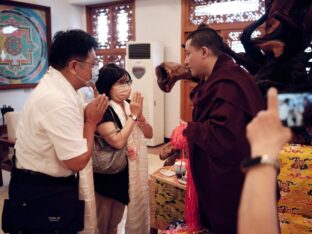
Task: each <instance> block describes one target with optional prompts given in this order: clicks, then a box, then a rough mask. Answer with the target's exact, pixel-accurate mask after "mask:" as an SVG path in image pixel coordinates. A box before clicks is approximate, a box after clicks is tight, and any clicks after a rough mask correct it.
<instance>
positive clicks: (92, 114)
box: [85, 94, 108, 126]
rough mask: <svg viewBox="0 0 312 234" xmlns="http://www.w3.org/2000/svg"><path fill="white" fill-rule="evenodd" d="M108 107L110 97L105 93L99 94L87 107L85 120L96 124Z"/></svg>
mask: <svg viewBox="0 0 312 234" xmlns="http://www.w3.org/2000/svg"><path fill="white" fill-rule="evenodd" d="M107 107H108V97H106V95H105V94H102V95H98V96H97V97H96V98H95V99H94V100H92V101H91V102H90V103H89V104H88V105H87V106H86V108H85V122H86V123H91V124H92V125H93V126H96V124H97V123H98V122H100V121H101V120H102V118H103V115H104V112H105V111H106V110H107Z"/></svg>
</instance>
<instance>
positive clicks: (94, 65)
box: [75, 59, 100, 67]
mask: <svg viewBox="0 0 312 234" xmlns="http://www.w3.org/2000/svg"><path fill="white" fill-rule="evenodd" d="M75 60H76V61H77V62H79V63H85V64H89V65H91V66H92V67H98V64H99V62H100V60H98V59H96V60H95V62H94V63H90V62H87V61H82V60H79V59H75Z"/></svg>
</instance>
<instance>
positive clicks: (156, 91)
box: [126, 42, 165, 146]
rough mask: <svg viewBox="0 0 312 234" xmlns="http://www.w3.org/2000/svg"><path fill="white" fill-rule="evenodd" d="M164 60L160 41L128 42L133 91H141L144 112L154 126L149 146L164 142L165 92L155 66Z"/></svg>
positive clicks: (128, 58) (128, 64) (129, 68)
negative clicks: (160, 86) (159, 82)
mask: <svg viewBox="0 0 312 234" xmlns="http://www.w3.org/2000/svg"><path fill="white" fill-rule="evenodd" d="M163 61H164V48H163V45H162V44H161V43H159V42H128V43H127V52H126V69H127V71H128V72H129V73H130V75H131V77H132V80H133V82H132V86H131V88H132V93H133V92H135V91H139V92H141V93H142V95H143V97H144V104H143V114H144V116H145V118H146V119H147V120H148V122H149V123H150V124H151V125H152V127H153V132H154V134H153V138H152V139H149V140H148V141H147V145H148V146H156V145H159V144H162V143H163V142H164V135H165V131H164V128H165V126H164V125H165V121H164V116H165V114H164V110H165V108H164V92H162V91H161V90H160V88H159V87H158V84H157V78H156V73H155V68H156V66H158V65H159V64H160V63H162V62H163Z"/></svg>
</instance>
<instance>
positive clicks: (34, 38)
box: [0, 0, 51, 90]
mask: <svg viewBox="0 0 312 234" xmlns="http://www.w3.org/2000/svg"><path fill="white" fill-rule="evenodd" d="M50 25H51V12H50V7H46V6H41V5H34V4H28V3H22V2H15V1H6V0H2V1H1V2H0V90H1V89H17V88H32V87H35V86H36V84H37V83H38V82H39V80H40V79H41V78H42V77H43V75H44V73H45V72H46V71H47V69H48V49H49V48H50V44H51V26H50Z"/></svg>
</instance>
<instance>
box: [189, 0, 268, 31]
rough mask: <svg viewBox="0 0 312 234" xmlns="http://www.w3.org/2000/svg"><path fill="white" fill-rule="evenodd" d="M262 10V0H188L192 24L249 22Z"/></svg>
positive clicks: (261, 13)
mask: <svg viewBox="0 0 312 234" xmlns="http://www.w3.org/2000/svg"><path fill="white" fill-rule="evenodd" d="M264 11H265V8H264V0H243V1H242V0H189V9H188V12H189V21H190V23H191V24H194V25H198V24H200V23H201V22H205V23H207V24H224V23H243V22H251V21H255V20H257V19H259V18H260V17H261V16H262V15H263V14H264Z"/></svg>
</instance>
